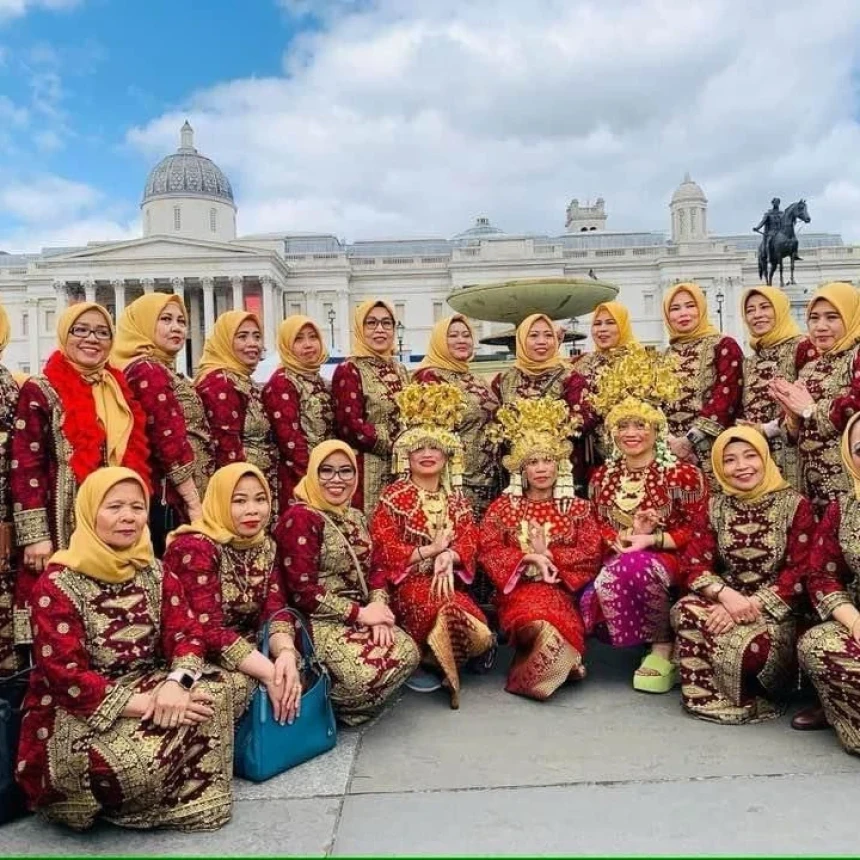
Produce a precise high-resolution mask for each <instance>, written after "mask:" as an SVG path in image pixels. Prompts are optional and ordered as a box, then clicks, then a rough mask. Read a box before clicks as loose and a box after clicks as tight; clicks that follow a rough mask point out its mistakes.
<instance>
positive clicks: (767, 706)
mask: <svg viewBox="0 0 860 860" xmlns="http://www.w3.org/2000/svg"><path fill="white" fill-rule="evenodd" d="M814 533H815V514H814V510H813V507H812V505H811V504H810V503H809V502H808V501H807V500H806V499H804V498H803V496H801V495H800V494H799V493H798V492H797V491H796V490H793V489H789V488H785V489H781V490H776V491H775V492H772V493H767V494H766V495H764V496H762V498H760V499H758V500H756V501H743V500H740V499H737V498H735V497H732V496H727V495H718V496H715V497H714V498H712V499H711V501H710V513H709V516H708V518H707V519H706V520H703V521H702V522H701V525H700V527H698V528H697V529H696V530H695V533H694V535H693V537H692V538H691V539H690V541H689V543H688V545H687V548H686V550H685V552H684V553H683V556H682V561H683V564H684V566H685V571H684V574H685V576H686V577H687V586H688V588H689V589H690V590H691V591H692V592H693V593H692V594H688V595H687V596H686V597H682V598H681V600H679V601H678V603H676V604H675V606H674V607H673V609H672V625H673V627H674V628H675V633H676V649H677V654H678V658H679V661H680V670H681V697H682V701H683V704H684V708H685V709H686V710H687V711H689V712H690V713H691V714H693V715H694V716H696V717H699V718H700V719H704V720H712V721H714V722H720V723H734V724H739V723H750V722H759V721H761V720H766V719H771V718H773V717H777V716H779V715H780V714H781V713H782V712H783V711H784V702H783V701H782V700H783V699H784V697H785V694H786V693H787V692H788V690H789V689H790V686H791V682H792V681H793V680H794V678H795V672H796V662H795V655H794V646H795V619H794V617H793V612H792V610H793V607H794V605H795V604H796V602H797V600H798V597H799V596H800V595H801V594H802V592H803V582H802V580H803V578H804V577H805V576H806V573H807V571H808V569H809V554H810V549H811V548H812V544H813V537H814ZM723 583H725V585H727V586H729V587H730V588H733V589H734V590H735V591H738V592H740V593H741V594H743V595H745V596H746V597H756V598H758V599H759V600H760V601H761V604H762V609H763V612H762V618H761V620H760V621H757V622H755V623H748V624H736V625H735V626H734V627H733V628H732V629H731V630H730V631H728V632H727V633H721V634H718V635H714V634H712V633H710V632H709V631H708V629H707V626H706V622H707V620H708V617H709V609H710V608H711V607H712V606H713V605H714V604H713V602H711V601H709V600H707V599H705V598H704V597H700V596H699V594H697V593H696V592H700V591H702V590H703V589H705V588H707V587H708V586H709V585H720V584H723ZM762 693H764V695H762Z"/></svg>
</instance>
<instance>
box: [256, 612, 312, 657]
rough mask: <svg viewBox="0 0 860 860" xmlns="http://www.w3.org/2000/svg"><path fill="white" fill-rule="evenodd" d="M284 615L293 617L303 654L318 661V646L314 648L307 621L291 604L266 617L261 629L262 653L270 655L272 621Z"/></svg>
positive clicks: (265, 655)
mask: <svg viewBox="0 0 860 860" xmlns="http://www.w3.org/2000/svg"><path fill="white" fill-rule="evenodd" d="M284 615H288V616H289V617H291V618H292V619H293V623H294V624H295V628H296V631H297V633H298V635H299V637H300V638H301V648H302V656H303V657H304V658H305V659H306V660H308V661H309V662H318V660H317V652H316V648H314V641H313V639H311V635H310V633H308V625H307V622H306V621H305V619H304V618H303V617H302V615H301V613H299V612H297V611H296V610H295V609H291V608H290V607H289V606H285V607H284V608H283V609H278V610H277V611H276V612H273V613H272V614H271V615H270V616H269V618H267V619H266V621H265V623H264V624H263V627H262V629H261V630H260V640H261V641H260V653H262V655H263V656H264V657H268V656H269V629H270V626H271V623H272V622H273V621H277V620H278V618H279V617H281V616H284Z"/></svg>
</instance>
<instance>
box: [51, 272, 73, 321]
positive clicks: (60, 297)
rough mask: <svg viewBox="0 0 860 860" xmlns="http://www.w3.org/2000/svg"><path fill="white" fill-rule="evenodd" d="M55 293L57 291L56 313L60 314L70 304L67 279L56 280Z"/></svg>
mask: <svg viewBox="0 0 860 860" xmlns="http://www.w3.org/2000/svg"><path fill="white" fill-rule="evenodd" d="M53 286H54V293H56V296H57V297H56V299H55V303H56V304H55V307H56V313H57V316H58V317H59V316H60V314H61V313H62V312H63V311H64V310H65V309H66V308H67V307H68V306H69V291H68V290H67V289H66V282H65V281H54V284H53Z"/></svg>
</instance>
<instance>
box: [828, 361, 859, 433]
mask: <svg viewBox="0 0 860 860" xmlns="http://www.w3.org/2000/svg"><path fill="white" fill-rule="evenodd" d="M820 408H821V409H822V410H824V411H825V412H826V414H827V415H828V417H829V418H830V423H831V424H832V425H833V426H834V428H835V429H836V430H837V431H838V432H839V433H841V432H842V431H843V430H844V429H845V425H846V424H847V423H848V419H849V418H850V417H851V416H852V415H854V413H855V412H858V411H860V349H858V350H857V352H856V354H855V356H854V364H853V365H852V367H851V382H850V383H849V385H848V389H847V390H846V391H845V393H844V394H842V395H841V396H840V397H834V398H833V400H831V401H829V402H827V401H822V402H821V406H820Z"/></svg>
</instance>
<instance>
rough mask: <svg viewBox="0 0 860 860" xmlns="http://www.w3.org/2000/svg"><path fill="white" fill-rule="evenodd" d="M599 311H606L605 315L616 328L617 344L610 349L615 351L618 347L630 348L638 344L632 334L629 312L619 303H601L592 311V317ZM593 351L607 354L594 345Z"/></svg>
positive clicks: (601, 348)
mask: <svg viewBox="0 0 860 860" xmlns="http://www.w3.org/2000/svg"><path fill="white" fill-rule="evenodd" d="M600 311H606V313H608V314H609V316H611V317H612V319H614V320H615V324H616V325H617V326H618V343H617V344H616V345H615V346H613V347H610V349H617V348H618V347H620V346H630V344H632V343H639V341H638V340H637V339H636V335H634V334H633V326H632V325H631V324H630V311H628V310H627V308H625V307H624V305H622V304H621V302H603V304H600V305H598V306H597V307H596V308H595V309H594V316H597V314H599V313H600ZM592 319H593V317H592ZM594 349H595V350H596V351H597V352H607V350H605V349H603V347H600V346H598V345H597V344H596V343H595V344H594Z"/></svg>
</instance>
